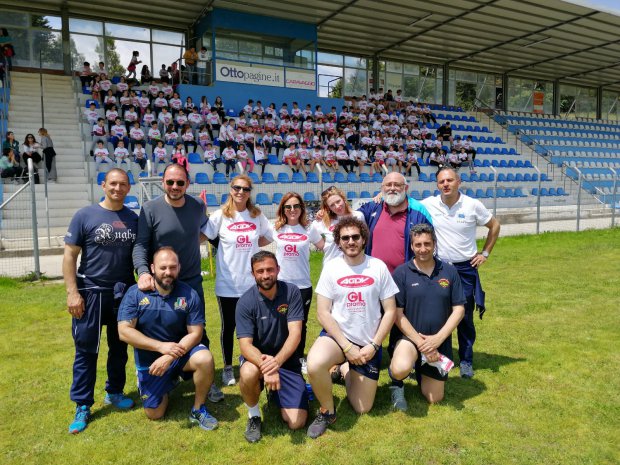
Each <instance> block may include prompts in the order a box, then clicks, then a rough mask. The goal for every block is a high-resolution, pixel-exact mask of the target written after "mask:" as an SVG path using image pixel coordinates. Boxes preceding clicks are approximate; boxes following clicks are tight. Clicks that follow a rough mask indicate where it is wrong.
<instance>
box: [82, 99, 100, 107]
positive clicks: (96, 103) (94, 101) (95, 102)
mask: <svg viewBox="0 0 620 465" xmlns="http://www.w3.org/2000/svg"><path fill="white" fill-rule="evenodd" d="M91 103H94V104H95V108H100V105H99V101H97V100H93V99H92V98H89V99H88V100H86V104H85V105H84V107H85V108H89V107H90V104H91Z"/></svg>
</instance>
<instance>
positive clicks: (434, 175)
mask: <svg viewBox="0 0 620 465" xmlns="http://www.w3.org/2000/svg"><path fill="white" fill-rule="evenodd" d="M430 180H431V182H437V173H431V177H430Z"/></svg>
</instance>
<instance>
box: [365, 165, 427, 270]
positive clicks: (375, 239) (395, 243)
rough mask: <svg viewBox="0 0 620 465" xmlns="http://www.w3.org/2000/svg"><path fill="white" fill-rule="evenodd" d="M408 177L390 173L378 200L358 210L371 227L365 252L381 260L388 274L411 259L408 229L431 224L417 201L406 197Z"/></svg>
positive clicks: (411, 252) (424, 210) (386, 177)
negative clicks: (421, 224)
mask: <svg viewBox="0 0 620 465" xmlns="http://www.w3.org/2000/svg"><path fill="white" fill-rule="evenodd" d="M408 189H409V186H408V185H407V180H406V179H405V177H404V176H403V175H402V174H400V173H390V174H388V175H387V176H385V178H383V183H382V184H381V197H382V199H381V201H379V202H374V201H373V202H368V203H366V204H364V205H362V206H361V207H360V209H359V211H360V212H362V213H363V214H364V219H365V221H366V224H367V225H368V229H369V230H370V237H369V238H368V243H367V244H366V254H367V255H370V256H371V257H375V258H378V259H380V260H382V261H383V262H384V263H385V264H386V265H387V267H388V270H389V271H390V273H393V272H394V270H395V269H396V268H397V267H398V266H399V265H402V264H403V263H405V262H408V261H409V260H411V259H412V258H413V251H412V250H411V247H409V231H411V228H412V227H413V226H414V225H416V224H419V223H428V224H431V225H432V221H431V216H430V214H429V213H428V211H427V210H426V207H424V206H423V205H422V204H421V203H420V202H418V201H417V200H414V199H412V198H409V197H408V196H407V191H408Z"/></svg>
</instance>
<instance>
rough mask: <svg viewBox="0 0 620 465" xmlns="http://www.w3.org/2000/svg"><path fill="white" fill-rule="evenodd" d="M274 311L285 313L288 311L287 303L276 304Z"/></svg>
mask: <svg viewBox="0 0 620 465" xmlns="http://www.w3.org/2000/svg"><path fill="white" fill-rule="evenodd" d="M276 311H277V312H278V313H279V314H281V315H286V313H287V312H288V304H282V305H278V308H276Z"/></svg>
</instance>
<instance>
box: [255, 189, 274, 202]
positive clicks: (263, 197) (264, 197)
mask: <svg viewBox="0 0 620 465" xmlns="http://www.w3.org/2000/svg"><path fill="white" fill-rule="evenodd" d="M256 203H257V204H258V205H271V200H269V196H268V195H267V194H265V193H264V192H259V193H258V194H256Z"/></svg>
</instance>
